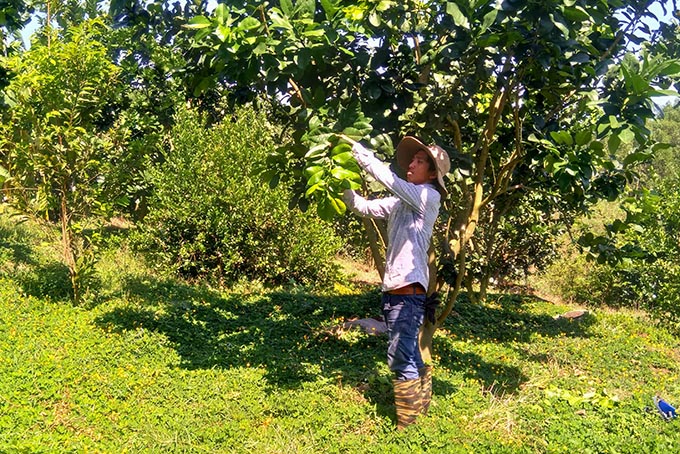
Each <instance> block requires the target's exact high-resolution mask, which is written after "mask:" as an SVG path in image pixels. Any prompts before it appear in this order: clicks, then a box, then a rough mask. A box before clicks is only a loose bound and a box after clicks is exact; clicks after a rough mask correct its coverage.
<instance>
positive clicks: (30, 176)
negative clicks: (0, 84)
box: [0, 20, 120, 301]
mask: <svg viewBox="0 0 680 454" xmlns="http://www.w3.org/2000/svg"><path fill="white" fill-rule="evenodd" d="M106 32H107V28H106V26H105V25H104V24H103V23H102V22H101V21H99V20H93V21H87V22H85V23H83V24H82V25H81V26H78V27H73V28H70V29H69V30H68V31H67V32H66V33H65V37H64V38H61V39H55V40H52V42H51V43H50V44H49V45H41V44H39V43H35V44H34V46H33V47H31V49H30V50H29V51H26V52H25V53H23V54H21V55H15V56H13V57H10V58H8V59H6V60H5V61H4V62H3V63H4V64H6V65H7V67H8V68H10V70H11V71H12V72H13V73H14V74H15V76H14V77H13V78H12V79H11V81H10V83H9V85H8V87H7V89H6V93H5V103H6V104H7V105H8V107H9V108H8V109H7V110H6V111H5V112H4V115H3V116H2V122H1V123H0V165H1V166H2V171H3V194H4V198H5V200H6V201H9V202H10V203H12V204H14V205H15V206H17V207H19V208H20V209H22V210H23V211H25V212H30V213H35V214H37V215H39V216H41V217H42V218H43V219H45V218H46V219H48V220H50V221H56V222H58V223H59V225H60V226H61V234H62V240H63V257H64V262H65V264H66V265H67V266H68V269H69V272H70V276H71V282H72V285H73V292H74V295H73V296H74V299H75V301H78V300H79V299H80V297H81V294H82V292H81V291H82V288H83V283H84V282H85V281H86V278H87V277H88V275H89V274H90V273H91V271H92V270H93V268H92V265H93V263H94V257H93V255H92V250H91V249H90V248H89V245H90V242H89V240H88V238H86V236H85V235H84V233H85V231H86V230H85V228H86V225H85V223H84V221H85V220H86V219H87V218H88V216H90V215H92V214H104V213H108V212H110V209H111V205H112V204H113V203H114V202H115V199H114V198H112V195H111V193H109V192H107V191H106V188H107V181H106V178H105V177H104V175H105V174H106V173H107V172H106V168H107V166H109V165H110V159H109V158H111V157H112V156H114V155H115V150H116V149H118V148H119V145H120V140H119V139H120V137H118V136H117V135H116V130H115V128H113V123H112V122H111V119H110V118H109V117H108V116H107V111H106V107H107V106H108V104H109V103H111V102H112V101H113V100H114V99H116V96H117V92H118V91H119V84H118V79H117V75H118V72H119V70H118V68H117V67H116V66H115V65H114V64H113V63H112V62H111V60H110V58H109V56H108V53H107V49H106V47H105V46H103V45H102V44H101V42H100V39H99V38H100V37H101V35H102V34H104V33H106Z"/></svg>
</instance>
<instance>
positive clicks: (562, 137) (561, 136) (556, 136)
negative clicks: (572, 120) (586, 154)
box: [550, 131, 574, 145]
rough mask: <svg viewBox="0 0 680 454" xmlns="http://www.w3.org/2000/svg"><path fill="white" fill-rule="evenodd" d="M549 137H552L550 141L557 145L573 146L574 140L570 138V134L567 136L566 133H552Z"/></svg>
mask: <svg viewBox="0 0 680 454" xmlns="http://www.w3.org/2000/svg"><path fill="white" fill-rule="evenodd" d="M550 137H552V139H553V140H554V141H555V143H557V144H564V145H573V144H574V139H573V138H572V137H571V134H569V133H568V132H567V131H552V132H551V133H550Z"/></svg>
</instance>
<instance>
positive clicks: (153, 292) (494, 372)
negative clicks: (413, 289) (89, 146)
mask: <svg viewBox="0 0 680 454" xmlns="http://www.w3.org/2000/svg"><path fill="white" fill-rule="evenodd" d="M126 293H127V300H128V301H129V303H128V305H127V306H124V307H118V308H116V309H113V310H112V311H110V312H109V313H107V314H104V315H102V316H101V317H100V318H99V319H98V320H97V323H98V324H99V325H100V326H101V327H102V328H106V329H110V330H113V331H119V332H122V331H125V330H136V329H146V330H149V331H153V332H157V333H161V334H163V335H164V336H165V337H166V338H167V339H168V340H169V341H170V342H171V343H172V345H173V347H174V348H175V349H176V351H177V352H178V354H179V356H180V358H181V364H180V366H181V367H184V368H187V369H210V368H215V367H217V368H234V367H262V368H263V369H264V370H265V377H266V379H267V381H268V383H269V384H270V385H272V386H276V387H280V388H289V389H293V388H298V387H300V386H301V385H302V384H303V383H304V382H310V381H316V380H318V379H319V378H320V377H322V378H325V379H331V380H334V381H336V382H337V383H338V384H342V385H343V386H351V387H353V388H355V389H357V390H358V391H359V392H362V393H363V394H364V396H365V397H366V398H367V399H368V400H369V401H371V402H373V403H374V404H375V405H376V407H377V411H378V412H379V413H380V414H385V415H391V414H392V413H393V408H392V405H393V400H392V393H391V389H392V385H391V377H390V376H389V375H388V374H389V373H388V372H386V366H385V355H386V353H385V351H386V339H385V337H380V336H368V335H365V334H362V333H350V334H349V335H345V336H337V335H334V334H333V333H332V332H331V331H332V330H331V328H332V327H333V326H335V325H338V324H340V323H342V322H343V321H345V320H346V319H349V318H352V317H360V318H363V317H371V316H376V315H379V313H380V308H379V306H380V304H379V301H380V294H379V291H378V290H377V289H373V290H366V291H363V292H360V293H357V294H352V295H337V296H335V295H334V296H320V295H316V294H310V293H305V292H298V291H291V292H284V291H280V292H270V293H265V294H251V295H243V294H232V295H226V296H225V295H224V294H219V293H217V292H215V291H212V290H210V289H207V288H201V287H197V286H189V285H182V284H179V283H177V282H176V281H172V280H168V281H162V280H153V279H148V280H144V281H142V280H136V279H132V280H129V281H128V283H127V286H126ZM523 302H524V301H523V300H517V299H509V300H507V301H506V303H505V304H504V305H501V306H489V307H487V306H473V305H471V304H469V303H467V302H465V301H462V302H461V304H459V305H457V307H456V310H457V311H458V313H459V315H458V316H456V317H452V318H451V320H450V321H449V322H448V323H447V325H446V326H445V328H446V329H447V331H448V332H449V333H452V334H455V336H457V337H458V338H464V337H474V338H479V339H484V340H489V339H495V340H498V341H500V342H502V341H507V340H515V341H519V342H526V341H528V340H529V337H530V336H531V334H532V333H537V332H538V333H541V334H542V335H546V336H553V335H554V336H558V335H568V336H585V335H587V327H586V325H584V324H579V325H563V324H561V323H560V322H558V321H556V320H554V319H553V318H552V317H549V316H544V315H534V314H530V313H528V312H526V311H525V310H524V309H523ZM434 348H435V351H436V352H437V354H438V355H440V356H441V358H442V359H441V360H440V362H441V363H442V365H444V366H446V367H447V368H448V369H450V370H453V371H463V372H464V373H465V374H466V375H467V376H469V377H471V378H474V379H477V380H479V381H480V382H481V383H482V384H483V385H484V388H485V389H486V390H488V391H489V392H494V393H504V394H507V393H515V392H517V390H518V389H519V387H520V385H521V384H522V383H523V382H525V381H526V380H527V377H525V376H524V375H523V374H522V372H521V370H520V369H519V368H517V367H515V366H511V365H507V364H502V363H501V362H500V361H499V363H494V362H489V361H488V360H484V359H482V358H481V357H480V356H478V355H476V354H472V353H461V352H459V351H456V349H455V347H453V346H452V344H450V343H447V342H443V343H442V342H438V339H435V346H434ZM433 387H434V392H435V394H437V395H447V394H450V393H454V392H455V391H456V388H455V386H454V385H453V384H451V383H449V382H447V381H446V380H442V379H440V378H437V377H436V375H435V378H434V383H433Z"/></svg>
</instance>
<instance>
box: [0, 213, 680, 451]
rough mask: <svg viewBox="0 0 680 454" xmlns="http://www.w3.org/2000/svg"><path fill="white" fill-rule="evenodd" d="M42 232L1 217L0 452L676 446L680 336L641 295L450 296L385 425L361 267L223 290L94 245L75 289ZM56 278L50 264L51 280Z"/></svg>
mask: <svg viewBox="0 0 680 454" xmlns="http://www.w3.org/2000/svg"><path fill="white" fill-rule="evenodd" d="M53 249H54V245H53V244H51V243H50V241H47V240H45V239H44V238H38V237H36V235H35V234H33V233H30V232H28V231H22V230H21V229H19V230H14V229H9V228H7V227H6V226H5V227H2V228H0V452H10V453H11V452H31V453H33V452H59V453H61V452H111V453H120V452H130V453H137V452H210V453H214V452H225V453H260V452H261V453H286V454H293V453H307V452H309V453H319V452H323V453H334V452H346V453H370V452H375V453H386V452H393V453H407V452H442V453H450V452H453V453H456V452H470V453H484V452H494V453H496V452H499V453H500V452H506V453H516V452H531V453H533V452H549V453H553V452H555V453H557V452H570V453H573V454H576V453H589V452H590V453H610V452H611V453H615V452H620V453H646V452H659V453H669V452H680V421H671V422H665V421H663V420H662V419H661V418H660V416H659V415H658V414H657V413H656V410H653V409H650V408H651V407H652V398H653V396H654V395H656V394H657V393H659V394H660V395H662V396H663V397H664V398H666V399H667V400H668V401H670V402H671V403H675V404H680V381H679V380H678V378H679V377H678V373H679V370H680V365H679V363H678V360H680V343H679V342H678V338H677V337H674V336H673V335H671V334H669V333H668V332H666V331H664V330H663V329H661V328H659V327H657V326H655V325H654V323H652V322H651V321H649V320H648V319H647V318H646V317H645V316H644V314H642V313H639V312H633V311H613V310H605V309H597V308H596V309H591V312H590V315H589V316H587V317H586V319H585V320H583V321H581V322H570V321H568V320H556V319H555V318H554V316H555V315H557V314H560V313H563V312H565V311H567V310H569V309H572V307H569V306H564V305H556V304H553V303H550V302H547V301H543V300H541V299H538V298H535V297H520V296H516V295H492V297H491V298H490V299H489V300H488V301H487V302H486V303H485V304H482V305H474V304H471V303H470V302H468V301H467V300H466V299H465V298H461V300H460V301H459V302H458V304H457V306H456V308H455V311H456V313H455V314H454V315H452V316H451V317H449V319H448V320H447V325H446V326H445V327H444V329H441V330H439V331H438V332H437V334H436V336H435V341H434V349H435V361H436V364H435V367H436V368H435V374H434V394H435V395H434V401H433V404H432V407H431V410H430V414H429V415H428V416H427V417H425V418H422V419H421V420H420V421H419V422H418V424H417V425H415V426H412V427H410V428H408V429H407V430H405V431H403V432H396V431H395V430H394V425H395V422H394V408H393V403H392V398H391V384H390V379H391V377H390V373H389V370H388V369H387V366H386V363H385V339H384V338H382V337H374V336H368V335H366V334H363V333H360V332H355V331H353V332H345V333H343V334H334V332H333V331H332V330H331V328H332V327H334V326H336V325H338V324H339V323H341V322H343V321H344V320H346V319H347V318H350V317H366V316H374V315H378V314H379V293H378V291H377V289H375V288H374V287H366V286H361V285H359V284H352V283H351V282H345V283H339V284H338V285H337V286H336V288H334V289H329V290H328V291H326V292H323V293H320V292H314V293H311V292H307V291H304V290H302V289H295V288H293V289H278V290H264V289H262V288H259V287H258V286H256V285H247V286H246V285H242V286H240V287H239V288H237V289H231V290H230V291H218V290H215V289H210V288H207V287H205V286H198V285H189V284H186V283H182V282H180V281H177V280H174V279H171V278H164V277H162V276H160V275H158V274H157V273H155V272H154V271H153V270H151V269H149V268H147V267H146V266H145V265H143V264H142V263H141V262H140V261H139V260H137V259H136V258H135V257H134V256H133V255H132V254H130V253H128V252H126V250H125V249H124V248H121V249H116V248H114V249H112V251H111V252H108V253H106V254H104V256H103V258H102V260H101V262H100V265H99V274H98V276H99V280H100V281H99V284H98V287H97V291H96V292H92V293H91V294H90V295H89V300H88V301H89V302H88V304H86V305H83V306H80V307H75V306H73V305H72V304H71V303H69V302H68V299H67V298H66V297H65V294H66V292H65V290H64V286H65V285H66V284H65V282H64V280H63V278H60V277H59V276H61V275H62V274H63V273H62V274H60V273H61V271H63V270H60V268H59V266H58V264H56V263H53V262H50V261H49V260H48V259H47V258H46V257H49V256H50V254H51V253H52V252H53ZM60 279H61V281H60Z"/></svg>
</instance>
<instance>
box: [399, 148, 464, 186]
mask: <svg viewBox="0 0 680 454" xmlns="http://www.w3.org/2000/svg"><path fill="white" fill-rule="evenodd" d="M420 150H423V151H425V152H426V153H427V154H428V155H430V157H431V158H432V160H433V161H434V165H435V168H436V169H437V183H439V189H440V190H441V192H442V196H444V197H446V195H447V194H448V193H447V191H446V186H444V175H446V174H447V173H449V170H451V160H450V159H449V155H448V154H447V153H446V151H444V149H443V148H441V147H440V146H438V145H429V146H428V145H425V144H424V143H422V142H421V141H420V140H418V139H416V138H415V137H413V136H405V137H404V138H403V139H402V140H401V142H399V145H397V164H399V167H401V168H402V169H404V170H405V171H408V166H409V164H410V163H411V160H412V159H413V156H414V155H415V154H416V153H417V152H418V151H420Z"/></svg>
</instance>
